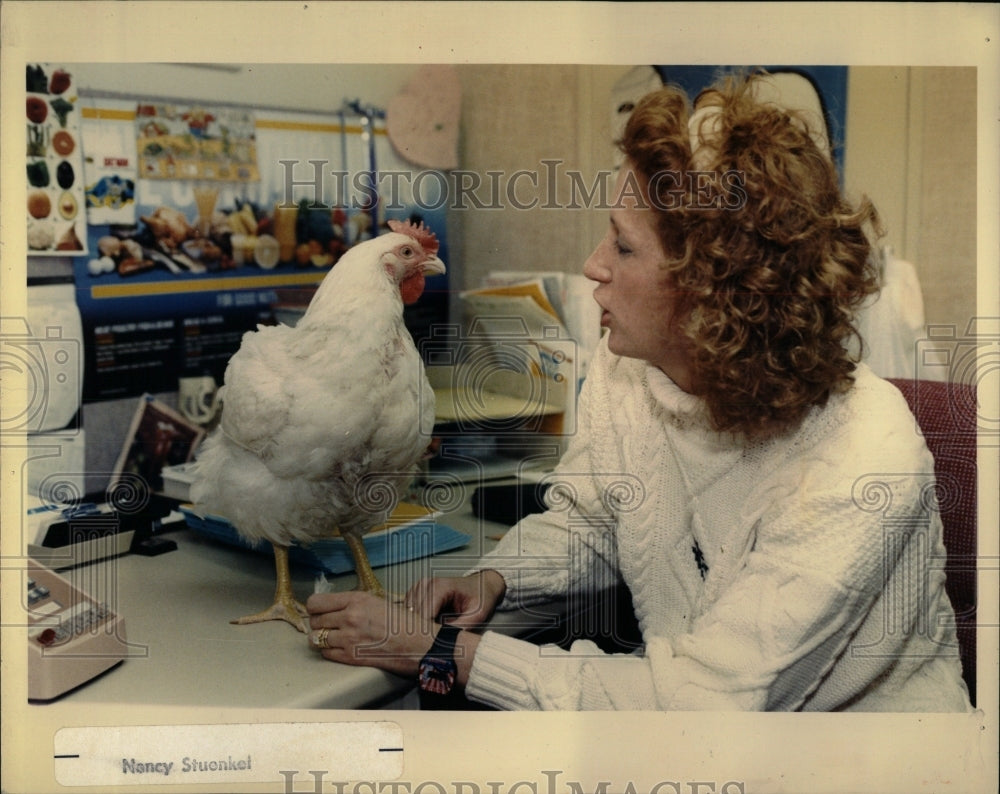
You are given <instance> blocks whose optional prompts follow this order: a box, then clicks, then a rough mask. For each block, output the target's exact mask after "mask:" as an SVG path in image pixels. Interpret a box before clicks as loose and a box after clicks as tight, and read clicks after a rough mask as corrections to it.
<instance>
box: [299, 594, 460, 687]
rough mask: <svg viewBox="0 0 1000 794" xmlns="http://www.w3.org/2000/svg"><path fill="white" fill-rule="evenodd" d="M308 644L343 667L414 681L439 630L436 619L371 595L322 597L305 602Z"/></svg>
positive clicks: (327, 595) (316, 596)
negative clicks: (359, 667)
mask: <svg viewBox="0 0 1000 794" xmlns="http://www.w3.org/2000/svg"><path fill="white" fill-rule="evenodd" d="M306 609H307V610H308V612H309V626H310V628H311V629H312V631H310V632H309V644H310V645H312V646H313V647H315V648H317V649H318V650H319V651H320V653H322V654H323V657H324V658H326V659H329V660H330V661H333V662H341V663H343V664H353V665H365V666H369V667H378V668H381V669H382V670H387V671H389V672H391V673H396V674H398V675H403V676H409V677H415V676H416V675H417V670H418V667H419V665H420V659H421V658H422V657H423V656H424V654H426V653H427V651H429V650H430V647H431V645H432V644H433V642H434V637H435V635H436V634H437V632H438V629H439V628H440V627H439V626H438V624H436V623H435V622H434V621H433V620H432V619H431V618H429V617H426V616H425V615H423V614H421V613H420V612H418V611H416V610H410V609H407V608H406V607H405V606H402V605H400V604H394V603H391V602H389V601H388V600H386V599H384V598H378V597H377V596H374V595H372V594H371V593H364V592H359V591H351V592H347V593H317V594H314V595H312V596H310V597H309V600H308V601H307V602H306Z"/></svg>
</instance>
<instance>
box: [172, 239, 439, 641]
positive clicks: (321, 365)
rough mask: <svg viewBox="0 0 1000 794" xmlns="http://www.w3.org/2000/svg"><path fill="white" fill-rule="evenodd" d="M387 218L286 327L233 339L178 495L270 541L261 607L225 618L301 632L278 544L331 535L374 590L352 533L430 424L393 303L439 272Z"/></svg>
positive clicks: (390, 486)
mask: <svg viewBox="0 0 1000 794" xmlns="http://www.w3.org/2000/svg"><path fill="white" fill-rule="evenodd" d="M389 225H390V228H391V229H392V231H391V232H389V233H387V234H384V235H381V236H379V237H376V238H374V239H372V240H369V241H367V242H364V243H361V244H359V245H357V246H355V247H354V248H352V249H351V250H350V251H348V252H347V253H346V254H345V255H344V256H343V257H342V258H341V259H340V261H339V262H338V263H337V264H336V265H335V266H334V267H333V269H332V270H331V271H330V273H329V274H327V276H326V277H325V278H324V279H323V282H322V284H320V287H319V289H318V290H317V291H316V294H315V295H314V297H313V299H312V301H311V303H310V304H309V308H308V309H307V311H306V313H305V314H304V315H303V317H302V318H301V320H299V322H298V324H297V325H296V326H295V327H289V326H284V325H278V326H260V327H258V329H257V330H256V331H250V332H248V333H246V334H245V335H244V337H243V340H242V344H241V346H240V349H239V350H238V351H237V352H236V353H235V354H234V355H233V357H232V359H230V361H229V365H228V367H227V369H226V375H225V384H224V385H223V387H222V390H221V392H220V394H221V399H222V402H223V407H222V417H221V421H220V423H219V426H218V427H217V428H216V429H215V430H214V431H213V433H212V434H211V435H210V436H209V438H208V439H207V440H206V441H205V443H204V444H203V445H202V451H201V453H200V455H199V457H198V464H197V475H196V477H197V479H196V482H195V484H194V485H193V487H192V492H191V497H192V501H193V502H194V503H195V506H196V508H197V509H199V510H202V511H205V512H209V513H214V514H216V515H220V516H224V517H225V518H226V519H228V520H229V521H230V522H231V523H232V524H233V526H234V527H236V530H237V532H238V533H239V534H240V535H242V536H243V537H244V538H246V539H247V540H249V541H251V542H258V541H260V540H261V539H266V540H268V541H270V542H271V544H272V546H273V548H274V557H275V567H276V573H277V585H276V588H275V597H274V604H273V605H272V606H271V607H270V608H268V609H265V610H264V611H262V612H259V613H257V614H255V615H249V616H247V617H243V618H240V619H238V620H234V621H233V622H234V623H257V622H261V621H265V620H286V621H288V622H289V623H291V624H292V625H293V626H295V627H296V628H298V629H299V630H300V631H308V624H307V621H306V619H305V614H306V612H305V608H304V607H303V605H302V604H301V603H299V602H298V601H296V600H295V597H294V595H293V593H292V588H291V579H290V576H289V571H288V546H289V545H291V544H292V543H293V542H298V543H303V544H308V543H310V542H311V541H316V540H320V539H325V538H330V537H332V536H335V534H336V533H337V531H338V530H339V533H340V535H342V536H343V538H344V539H345V540H346V542H347V544H348V546H349V548H350V549H351V552H352V555H353V558H354V563H355V569H356V571H357V575H358V582H359V586H360V587H361V589H364V590H369V591H373V592H375V593H377V594H379V595H384V591H383V589H382V587H381V585H380V583H379V581H378V579H377V578H376V577H375V575H374V573H373V572H372V569H371V565H370V564H369V562H368V558H367V555H366V553H365V549H364V545H363V543H362V536H363V535H364V534H365V533H366V532H368V531H369V530H371V529H372V528H373V527H376V526H378V525H380V524H382V523H384V522H385V520H386V519H387V517H388V515H389V513H390V512H391V511H392V510H393V509H394V508H395V506H396V504H397V502H398V500H399V498H400V496H401V494H402V492H403V491H404V490H405V488H406V487H408V485H409V483H410V482H411V481H412V478H413V475H414V473H415V470H416V465H417V463H418V462H419V461H420V459H421V458H422V457H423V455H424V453H425V452H426V451H427V449H428V446H429V445H430V442H431V438H430V437H429V435H428V434H427V429H428V428H430V427H431V426H432V424H433V421H434V392H433V391H432V390H431V387H430V384H429V383H428V381H427V376H426V373H425V371H424V366H423V362H422V361H421V359H420V355H419V353H418V352H417V349H416V347H415V345H414V343H413V339H412V337H411V336H410V334H409V331H408V330H407V329H406V327H405V325H404V324H403V304H404V303H407V304H408V303H412V302H414V301H416V300H417V298H419V297H420V294H421V293H422V292H423V289H424V279H425V277H426V276H428V275H431V274H439V273H444V272H445V267H444V263H443V262H442V261H441V260H440V259H439V258H438V257H437V252H438V240H437V238H436V236H435V235H434V234H433V233H432V232H431V231H430V230H429V229H427V227H426V226H424V224H423V223H421V224H420V225H419V226H415V225H413V224H411V223H410V222H408V221H407V222H405V223H403V222H399V221H390V222H389ZM376 492H377V493H378V496H379V498H378V499H372V498H371V495H372V494H373V493H376ZM373 502H377V506H376V507H374V508H373V506H372V503H373Z"/></svg>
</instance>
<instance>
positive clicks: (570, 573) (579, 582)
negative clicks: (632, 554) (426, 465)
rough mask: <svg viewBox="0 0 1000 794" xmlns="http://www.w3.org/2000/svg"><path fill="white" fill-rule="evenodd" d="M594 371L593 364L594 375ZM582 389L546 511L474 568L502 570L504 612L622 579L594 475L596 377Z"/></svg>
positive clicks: (609, 522) (609, 515)
mask: <svg viewBox="0 0 1000 794" xmlns="http://www.w3.org/2000/svg"><path fill="white" fill-rule="evenodd" d="M593 371H594V370H593V369H592V372H593ZM596 379H597V378H596V377H588V380H587V382H586V383H585V385H584V388H583V389H582V390H581V394H580V398H579V408H578V420H577V422H578V424H577V429H576V433H575V434H574V436H573V438H572V439H571V440H570V443H569V446H568V448H567V450H566V452H565V453H564V455H563V456H562V458H561V460H560V461H559V464H558V466H557V467H556V469H555V471H554V472H553V473H552V474H551V475H549V476H547V477H546V478H545V480H544V481H543V482H544V483H545V484H546V485H548V486H549V487H548V489H547V491H546V494H545V502H546V504H547V507H548V509H547V510H546V511H545V512H544V513H537V514H534V515H529V516H527V517H525V518H524V519H522V520H521V521H519V522H518V523H517V524H515V525H514V526H513V527H512V528H511V529H510V530H509V531H508V532H507V533H505V535H504V537H503V538H502V539H501V540H500V542H499V543H498V545H497V546H496V548H495V549H493V551H491V552H489V553H488V554H487V555H485V556H484V557H483V558H482V559H481V560H480V561H479V563H478V564H477V565H476V567H475V568H473V569H472V571H470V573H472V572H475V571H479V570H483V569H487V568H489V569H492V570H495V571H497V572H499V573H500V574H501V575H502V576H503V578H504V580H505V582H506V584H507V591H506V594H505V596H504V599H503V601H502V602H501V603H500V604H499V605H498V608H499V609H501V610H508V609H517V608H519V607H523V606H529V605H531V604H536V603H540V602H542V601H550V600H552V599H555V598H559V597H561V596H564V595H566V594H567V593H570V592H584V591H587V592H596V591H599V590H602V589H605V588H607V587H610V586H612V585H614V584H616V583H617V582H618V581H619V575H618V566H617V560H616V550H615V539H614V528H615V527H614V516H613V515H612V512H611V511H610V510H609V509H608V504H607V495H606V494H604V493H603V488H604V486H603V485H601V483H600V480H599V478H598V477H597V476H596V475H595V470H596V469H595V465H594V462H593V451H592V448H591V440H592V439H591V432H590V431H591V406H592V404H593V390H594V381H595V380H596Z"/></svg>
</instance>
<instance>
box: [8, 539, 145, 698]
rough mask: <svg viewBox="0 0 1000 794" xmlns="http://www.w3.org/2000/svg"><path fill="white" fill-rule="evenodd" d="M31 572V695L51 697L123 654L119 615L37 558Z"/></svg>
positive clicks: (30, 562)
mask: <svg viewBox="0 0 1000 794" xmlns="http://www.w3.org/2000/svg"><path fill="white" fill-rule="evenodd" d="M27 575H28V580H27V585H28V589H27V600H26V609H27V619H28V699H29V700H52V699H53V698H56V697H58V696H59V695H62V694H65V693H66V692H69V691H70V690H71V689H75V688H76V687H78V686H80V685H81V684H84V683H86V682H87V681H90V680H91V679H92V678H94V677H95V676H98V675H100V674H101V673H103V672H105V671H106V670H109V669H111V668H112V667H114V666H115V665H117V664H119V663H120V662H121V661H122V660H123V659H124V658H125V656H126V655H127V647H126V645H127V643H126V639H125V620H124V619H123V618H122V617H121V616H119V615H117V614H115V613H114V612H113V611H112V610H111V609H109V608H108V606H107V605H106V604H103V603H99V602H98V601H96V600H95V599H93V598H91V597H90V596H89V595H88V594H87V593H85V592H83V591H82V590H81V589H79V588H77V587H74V586H73V584H71V583H70V582H69V581H68V580H67V579H64V578H63V577H62V576H60V575H58V574H56V573H55V572H54V571H52V570H51V569H49V568H46V567H45V566H43V565H42V564H41V563H39V562H37V561H35V560H33V559H29V560H28V570H27Z"/></svg>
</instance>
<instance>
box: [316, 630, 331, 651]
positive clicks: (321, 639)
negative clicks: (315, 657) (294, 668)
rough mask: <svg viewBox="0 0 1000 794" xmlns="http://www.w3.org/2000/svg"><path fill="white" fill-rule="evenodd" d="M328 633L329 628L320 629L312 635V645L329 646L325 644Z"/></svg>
mask: <svg viewBox="0 0 1000 794" xmlns="http://www.w3.org/2000/svg"><path fill="white" fill-rule="evenodd" d="M329 633H330V629H320V630H319V631H317V632H316V634H315V635H313V645H315V646H316V647H317V648H329V647H330V646H329V645H327V644H326V636H327V635H328V634H329Z"/></svg>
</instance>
